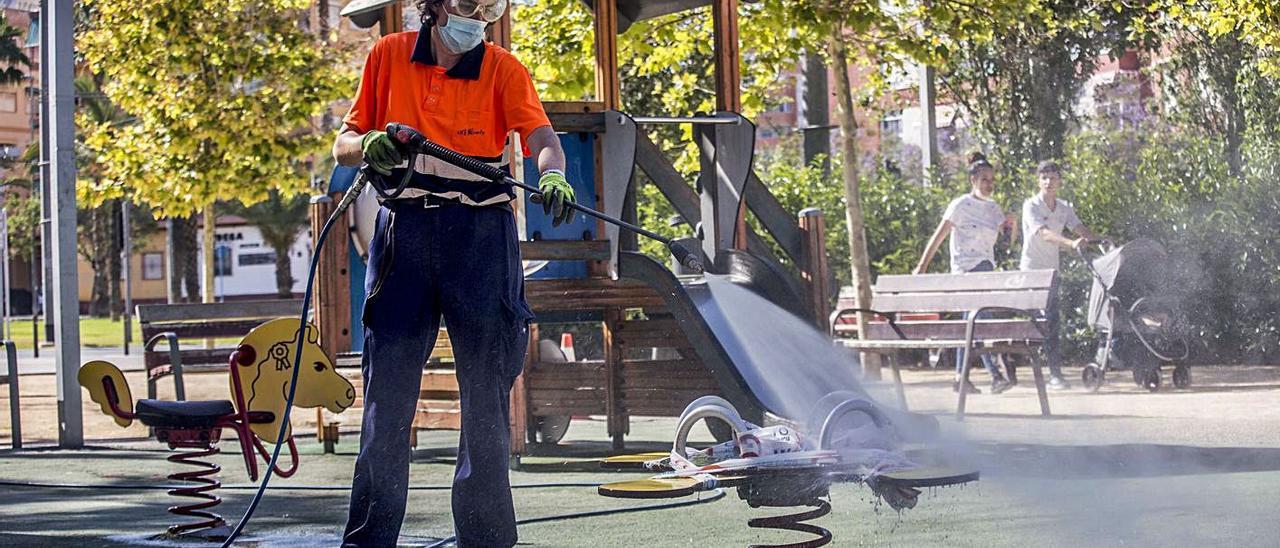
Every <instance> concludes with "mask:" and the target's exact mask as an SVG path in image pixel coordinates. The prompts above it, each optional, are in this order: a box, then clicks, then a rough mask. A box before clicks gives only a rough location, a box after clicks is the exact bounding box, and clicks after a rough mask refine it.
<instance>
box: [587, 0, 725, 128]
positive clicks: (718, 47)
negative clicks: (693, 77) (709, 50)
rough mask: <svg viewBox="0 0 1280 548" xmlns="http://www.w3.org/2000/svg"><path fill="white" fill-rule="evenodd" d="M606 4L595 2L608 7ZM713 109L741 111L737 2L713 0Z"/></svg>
mask: <svg viewBox="0 0 1280 548" xmlns="http://www.w3.org/2000/svg"><path fill="white" fill-rule="evenodd" d="M609 3H610V2H597V4H609ZM711 17H712V18H713V25H712V28H713V29H714V32H715V36H713V37H712V39H713V41H714V42H715V50H714V55H715V78H716V110H720V111H727V112H742V76H741V70H740V68H739V66H738V63H739V61H740V59H739V56H738V0H713V2H712V4H711Z"/></svg>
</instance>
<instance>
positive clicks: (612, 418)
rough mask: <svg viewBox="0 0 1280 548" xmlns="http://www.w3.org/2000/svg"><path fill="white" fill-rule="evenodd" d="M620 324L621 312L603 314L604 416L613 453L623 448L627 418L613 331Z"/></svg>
mask: <svg viewBox="0 0 1280 548" xmlns="http://www.w3.org/2000/svg"><path fill="white" fill-rule="evenodd" d="M621 323H622V310H621V309H618V308H610V309H608V310H606V311H605V313H604V368H605V369H604V371H605V373H604V375H605V415H606V416H607V421H608V422H607V429H608V433H609V438H610V439H612V440H613V449H614V450H615V451H617V450H621V449H622V448H623V439H622V437H623V436H624V435H625V434H626V433H627V430H628V427H627V426H628V425H627V416H626V414H625V413H626V411H625V409H624V405H623V402H622V401H621V400H622V383H621V376H622V346H621V345H620V344H618V338H617V337H616V336H615V335H616V333H615V331H616V330H617V329H618V325H619V324H621Z"/></svg>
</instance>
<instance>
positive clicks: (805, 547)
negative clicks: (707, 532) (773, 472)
mask: <svg viewBox="0 0 1280 548" xmlns="http://www.w3.org/2000/svg"><path fill="white" fill-rule="evenodd" d="M812 506H816V507H817V508H814V509H813V510H809V511H806V512H800V513H798V514H786V515H781V516H770V517H767V518H753V519H750V520H747V525H748V526H750V527H755V528H759V529H777V530H782V531H797V532H801V533H809V534H811V535H817V536H818V538H815V539H810V540H806V541H802V542H793V543H789V544H752V545H750V546H749V547H748V548H815V547H817V546H826V545H827V544H829V543H830V542H831V531H828V530H826V529H823V528H822V527H818V526H817V525H813V524H811V523H802V522H805V521H809V520H812V519H818V518H820V517H822V516H825V515H827V514H829V513H831V503H829V502H827V501H825V500H822V499H817V500H815V501H814V502H813V503H812Z"/></svg>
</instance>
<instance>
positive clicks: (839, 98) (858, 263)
mask: <svg viewBox="0 0 1280 548" xmlns="http://www.w3.org/2000/svg"><path fill="white" fill-rule="evenodd" d="M830 48H831V59H832V65H833V67H834V69H835V88H836V104H837V107H838V108H837V110H838V111H839V118H840V143H841V146H842V152H843V155H844V161H843V162H841V165H842V166H843V172H844V173H843V175H844V197H845V204H846V209H845V225H846V226H847V227H848V231H849V266H850V269H851V270H852V271H853V272H852V274H853V288H854V306H856V307H858V308H869V307H870V306H871V261H870V259H869V258H868V256H867V229H866V221H865V219H864V217H863V215H862V191H861V188H860V186H861V184H860V180H859V177H858V120H857V118H855V116H854V111H853V90H852V89H851V86H850V83H849V63H848V61H847V59H848V58H847V57H846V53H847V52H846V51H845V44H844V40H843V36H842V30H841V29H840V28H837V29H836V30H835V31H834V33H833V34H832V36H831V42H830ZM869 320H870V315H868V314H864V313H860V314H858V336H859V337H863V336H864V333H863V330H864V329H865V326H866V325H867V322H868V321H869ZM862 364H863V374H864V375H866V376H867V377H868V378H871V379H879V378H880V359H879V357H878V356H876V355H874V354H863V355H862Z"/></svg>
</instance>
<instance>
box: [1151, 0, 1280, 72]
mask: <svg viewBox="0 0 1280 548" xmlns="http://www.w3.org/2000/svg"><path fill="white" fill-rule="evenodd" d="M1150 9H1152V10H1153V11H1154V10H1160V11H1163V12H1164V13H1166V14H1167V16H1168V17H1169V18H1170V19H1173V20H1175V21H1179V22H1181V23H1183V24H1185V25H1188V26H1191V27H1194V28H1195V29H1197V30H1199V31H1202V32H1204V33H1206V34H1207V35H1208V36H1210V37H1213V38H1218V37H1222V36H1228V35H1233V36H1235V37H1236V38H1237V39H1238V40H1240V41H1241V42H1244V43H1246V44H1249V45H1250V46H1252V47H1254V48H1256V49H1257V51H1258V52H1259V54H1260V55H1259V60H1258V61H1259V62H1258V68H1259V69H1260V70H1261V71H1262V72H1263V74H1266V75H1267V76H1271V77H1277V76H1280V10H1277V9H1276V5H1275V2H1274V1H1273V0H1163V1H1160V2H1154V3H1153V4H1152V6H1151V8H1150Z"/></svg>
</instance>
